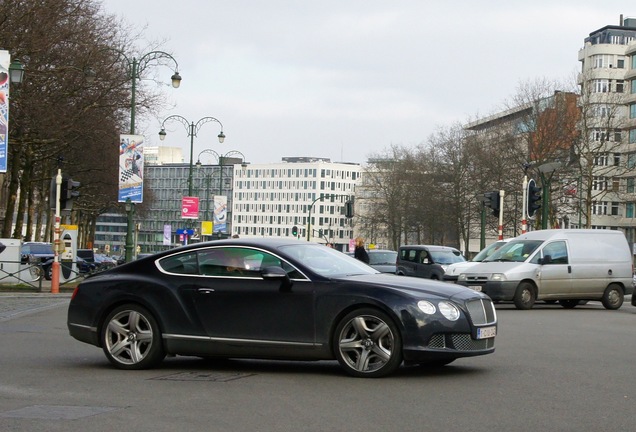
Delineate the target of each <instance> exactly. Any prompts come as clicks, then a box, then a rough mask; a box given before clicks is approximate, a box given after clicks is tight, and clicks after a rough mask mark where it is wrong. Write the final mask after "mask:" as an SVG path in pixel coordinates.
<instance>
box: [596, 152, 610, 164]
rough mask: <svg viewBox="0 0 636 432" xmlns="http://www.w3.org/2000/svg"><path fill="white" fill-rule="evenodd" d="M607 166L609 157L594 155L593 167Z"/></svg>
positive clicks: (604, 154)
mask: <svg viewBox="0 0 636 432" xmlns="http://www.w3.org/2000/svg"><path fill="white" fill-rule="evenodd" d="M608 164H609V156H608V154H607V153H603V154H600V155H596V156H595V157H594V165H595V166H607V165H608Z"/></svg>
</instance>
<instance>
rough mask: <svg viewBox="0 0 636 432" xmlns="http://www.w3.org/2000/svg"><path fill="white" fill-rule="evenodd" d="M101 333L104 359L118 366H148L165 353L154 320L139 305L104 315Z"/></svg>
mask: <svg viewBox="0 0 636 432" xmlns="http://www.w3.org/2000/svg"><path fill="white" fill-rule="evenodd" d="M101 336H102V338H101V342H102V348H103V350H104V353H105V354H106V358H108V360H109V361H110V362H111V363H112V364H113V365H115V366H116V367H118V368H120V369H146V368H150V367H153V366H156V365H157V364H159V363H160V362H161V361H162V360H163V359H164V357H165V356H166V355H165V352H164V350H163V346H162V344H161V332H160V331H159V326H158V325H157V322H156V321H155V319H154V317H153V316H152V314H151V313H150V312H149V311H148V310H146V309H145V308H143V307H141V306H138V305H133V304H129V305H123V306H120V307H118V308H117V309H115V310H113V311H112V312H111V313H110V314H109V315H108V317H107V318H106V321H105V325H104V327H103V329H102V334H101Z"/></svg>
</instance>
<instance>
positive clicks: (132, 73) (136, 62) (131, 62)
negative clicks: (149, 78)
mask: <svg viewBox="0 0 636 432" xmlns="http://www.w3.org/2000/svg"><path fill="white" fill-rule="evenodd" d="M106 49H107V50H110V51H114V52H116V53H117V54H118V55H119V57H120V58H119V60H122V61H123V62H124V64H125V65H126V66H127V67H128V78H130V80H131V97H130V134H131V135H134V134H135V114H136V112H135V109H136V93H137V81H138V80H141V75H142V74H143V72H144V71H145V70H146V68H148V67H149V66H150V65H151V63H152V62H155V63H156V62H159V61H160V60H162V59H167V60H170V61H172V62H174V65H175V67H174V73H173V75H172V77H171V80H172V87H174V88H178V87H179V85H180V84H181V75H179V64H178V63H177V61H176V60H175V58H174V57H172V56H171V55H170V54H168V53H166V52H163V51H151V52H149V53H146V54H144V55H142V56H141V57H139V58H137V57H133V58H132V59H130V58H129V57H128V56H127V55H126V54H125V53H124V52H123V51H120V50H118V49H115V48H106ZM159 64H161V63H159ZM85 74H86V77H87V80H93V79H94V78H95V72H94V71H93V70H92V69H89V70H87V71H86V72H85ZM134 205H135V203H134V202H132V200H130V199H129V198H128V199H126V207H127V209H126V214H127V220H126V246H125V249H126V262H130V261H132V257H133V247H134V245H133V234H132V232H133V229H132V227H133V219H132V218H133V215H134V213H135V212H134ZM129 207H130V209H129Z"/></svg>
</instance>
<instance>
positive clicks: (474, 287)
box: [468, 285, 481, 292]
mask: <svg viewBox="0 0 636 432" xmlns="http://www.w3.org/2000/svg"><path fill="white" fill-rule="evenodd" d="M468 288H470V289H471V290H473V291H479V292H481V286H479V285H468Z"/></svg>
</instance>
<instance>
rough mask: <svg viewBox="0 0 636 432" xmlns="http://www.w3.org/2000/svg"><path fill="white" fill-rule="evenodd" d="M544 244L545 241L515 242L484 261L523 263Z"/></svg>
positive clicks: (507, 244)
mask: <svg viewBox="0 0 636 432" xmlns="http://www.w3.org/2000/svg"><path fill="white" fill-rule="evenodd" d="M541 243H543V240H513V241H511V242H509V243H506V245H505V246H502V247H501V248H499V249H498V250H497V251H496V252H495V253H493V254H492V255H490V256H489V257H488V258H486V259H484V260H483V261H482V262H487V261H512V262H523V261H525V260H527V259H528V257H530V255H532V253H533V252H534V251H535V250H536V249H537V248H538V247H539V246H540V245H541Z"/></svg>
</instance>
